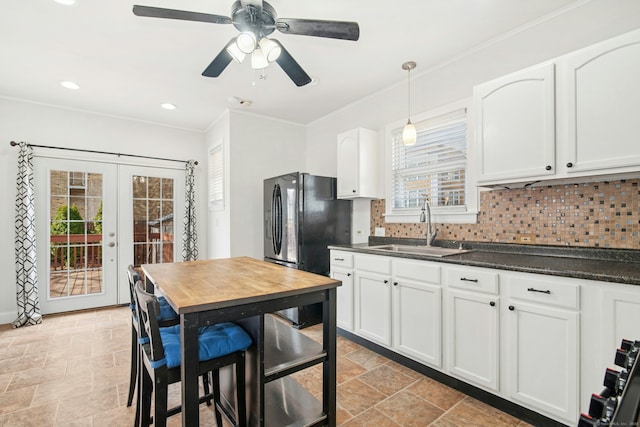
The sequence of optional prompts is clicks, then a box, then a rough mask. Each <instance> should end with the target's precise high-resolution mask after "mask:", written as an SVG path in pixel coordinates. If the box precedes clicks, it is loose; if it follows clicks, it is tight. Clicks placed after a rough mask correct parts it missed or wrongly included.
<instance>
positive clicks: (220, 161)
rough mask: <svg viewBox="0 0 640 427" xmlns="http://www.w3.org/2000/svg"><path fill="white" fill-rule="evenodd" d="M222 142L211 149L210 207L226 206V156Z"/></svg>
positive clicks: (220, 207) (209, 167)
mask: <svg viewBox="0 0 640 427" xmlns="http://www.w3.org/2000/svg"><path fill="white" fill-rule="evenodd" d="M222 154H223V153H222V144H219V145H217V146H215V147H213V148H212V149H211V150H210V151H209V164H208V168H207V169H208V173H209V208H210V209H223V208H224V156H223V155H222Z"/></svg>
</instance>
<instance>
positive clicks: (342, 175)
mask: <svg viewBox="0 0 640 427" xmlns="http://www.w3.org/2000/svg"><path fill="white" fill-rule="evenodd" d="M337 163H338V198H339V199H353V198H356V197H362V198H370V199H376V198H378V197H379V191H378V176H379V173H378V133H377V132H375V131H372V130H369V129H364V128H357V129H352V130H350V131H347V132H343V133H341V134H339V135H338V159H337Z"/></svg>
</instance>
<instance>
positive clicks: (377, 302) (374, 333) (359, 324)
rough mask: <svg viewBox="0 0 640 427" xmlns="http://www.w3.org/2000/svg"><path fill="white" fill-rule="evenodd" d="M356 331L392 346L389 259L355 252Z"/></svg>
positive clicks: (379, 342) (365, 336)
mask: <svg viewBox="0 0 640 427" xmlns="http://www.w3.org/2000/svg"><path fill="white" fill-rule="evenodd" d="M354 264H355V284H354V290H355V292H354V297H355V299H354V302H355V305H354V307H355V310H354V314H355V324H354V327H355V332H356V333H357V334H358V335H360V336H362V337H364V338H367V339H370V340H371V341H373V342H376V343H378V344H382V345H384V346H386V347H391V259H390V258H388V257H382V256H375V255H359V254H358V255H355V256H354Z"/></svg>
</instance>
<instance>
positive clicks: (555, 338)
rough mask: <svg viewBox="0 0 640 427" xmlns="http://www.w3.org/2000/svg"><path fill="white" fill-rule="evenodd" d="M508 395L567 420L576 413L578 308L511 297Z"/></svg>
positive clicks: (571, 418) (509, 307) (508, 318)
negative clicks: (545, 304)
mask: <svg viewBox="0 0 640 427" xmlns="http://www.w3.org/2000/svg"><path fill="white" fill-rule="evenodd" d="M508 309H509V312H508V313H507V316H506V318H507V323H508V325H509V332H508V334H509V341H508V343H507V345H508V354H509V355H510V358H509V359H510V360H509V385H510V390H509V395H510V396H511V398H513V399H514V400H517V401H520V402H522V403H524V404H525V405H526V406H527V407H530V408H534V409H537V410H540V411H541V412H546V413H548V414H549V415H550V416H553V417H560V418H561V419H563V420H566V421H567V422H569V423H575V422H577V417H578V400H579V399H578V369H579V366H580V359H579V355H578V313H577V312H575V311H569V310H561V309H552V308H548V307H544V306H540V305H535V304H528V303H524V302H513V301H510V302H509V306H508Z"/></svg>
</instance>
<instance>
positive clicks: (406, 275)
mask: <svg viewBox="0 0 640 427" xmlns="http://www.w3.org/2000/svg"><path fill="white" fill-rule="evenodd" d="M391 265H392V271H393V276H392V281H393V295H392V297H393V298H392V299H393V319H392V321H393V349H394V350H396V351H398V352H399V353H402V354H404V355H406V356H408V357H410V358H412V359H415V360H418V361H420V362H423V363H427V364H429V365H432V366H435V367H440V366H442V314H441V311H442V309H441V307H442V287H441V285H440V266H439V265H438V264H436V263H430V262H426V261H411V260H403V259H401V258H398V259H394V260H392V262H391Z"/></svg>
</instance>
